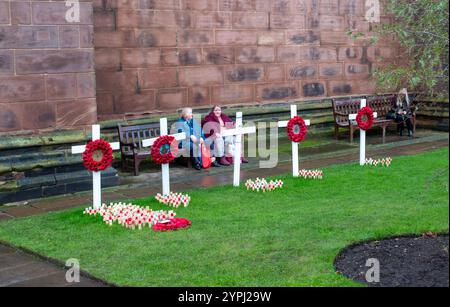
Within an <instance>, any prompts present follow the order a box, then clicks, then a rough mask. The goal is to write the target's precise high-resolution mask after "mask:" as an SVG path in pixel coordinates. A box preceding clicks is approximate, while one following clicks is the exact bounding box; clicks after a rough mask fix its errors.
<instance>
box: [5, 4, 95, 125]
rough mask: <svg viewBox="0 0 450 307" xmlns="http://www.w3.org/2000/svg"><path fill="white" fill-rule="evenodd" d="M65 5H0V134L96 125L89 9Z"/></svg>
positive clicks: (87, 5)
mask: <svg viewBox="0 0 450 307" xmlns="http://www.w3.org/2000/svg"><path fill="white" fill-rule="evenodd" d="M80 8H81V14H80V17H81V18H80V22H79V23H69V22H67V21H66V19H65V15H66V11H67V9H68V7H66V6H65V1H52V2H51V1H42V0H38V1H22V0H18V1H15V0H11V1H4V0H0V133H1V132H9V131H17V130H31V131H37V130H41V129H49V128H50V129H52V130H53V129H59V128H66V127H73V126H83V125H88V124H92V123H94V122H96V120H97V105H96V99H95V73H94V68H95V67H94V49H93V10H92V3H91V2H90V1H87V2H81V4H80Z"/></svg>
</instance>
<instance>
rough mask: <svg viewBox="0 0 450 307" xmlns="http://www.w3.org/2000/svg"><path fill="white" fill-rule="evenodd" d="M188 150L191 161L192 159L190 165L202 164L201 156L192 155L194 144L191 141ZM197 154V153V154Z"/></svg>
mask: <svg viewBox="0 0 450 307" xmlns="http://www.w3.org/2000/svg"><path fill="white" fill-rule="evenodd" d="M190 147H191V148H190V149H191V150H190V152H191V161H192V165H193V166H195V165H197V164H200V165H202V158H201V157H194V144H193V143H192V142H191V144H190ZM197 155H198V154H197Z"/></svg>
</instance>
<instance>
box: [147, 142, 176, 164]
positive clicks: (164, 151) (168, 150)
mask: <svg viewBox="0 0 450 307" xmlns="http://www.w3.org/2000/svg"><path fill="white" fill-rule="evenodd" d="M177 153H178V142H177V141H176V140H175V137H173V136H170V135H164V136H160V137H159V138H158V139H157V140H156V141H155V143H153V147H152V150H151V154H152V158H153V160H154V161H155V162H156V163H158V164H167V163H170V162H172V161H173V160H174V159H175V157H176V156H177Z"/></svg>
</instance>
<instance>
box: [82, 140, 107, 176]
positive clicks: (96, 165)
mask: <svg viewBox="0 0 450 307" xmlns="http://www.w3.org/2000/svg"><path fill="white" fill-rule="evenodd" d="M112 153H113V150H112V148H111V145H110V144H109V143H108V142H106V141H105V140H102V139H99V140H96V141H90V142H88V143H87V145H86V149H85V151H84V152H83V164H84V166H85V167H86V168H87V169H88V170H90V171H91V172H100V171H104V170H105V169H107V168H108V167H110V166H111V164H112V162H113V154H112Z"/></svg>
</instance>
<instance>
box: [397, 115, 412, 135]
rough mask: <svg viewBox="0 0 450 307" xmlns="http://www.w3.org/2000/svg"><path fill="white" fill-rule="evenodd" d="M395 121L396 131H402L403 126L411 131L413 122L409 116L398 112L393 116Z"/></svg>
mask: <svg viewBox="0 0 450 307" xmlns="http://www.w3.org/2000/svg"><path fill="white" fill-rule="evenodd" d="M395 122H396V123H397V131H399V132H400V133H402V132H403V129H405V126H406V128H407V129H408V131H413V124H412V121H411V118H409V117H408V116H406V115H399V114H398V115H397V117H396V118H395Z"/></svg>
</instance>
